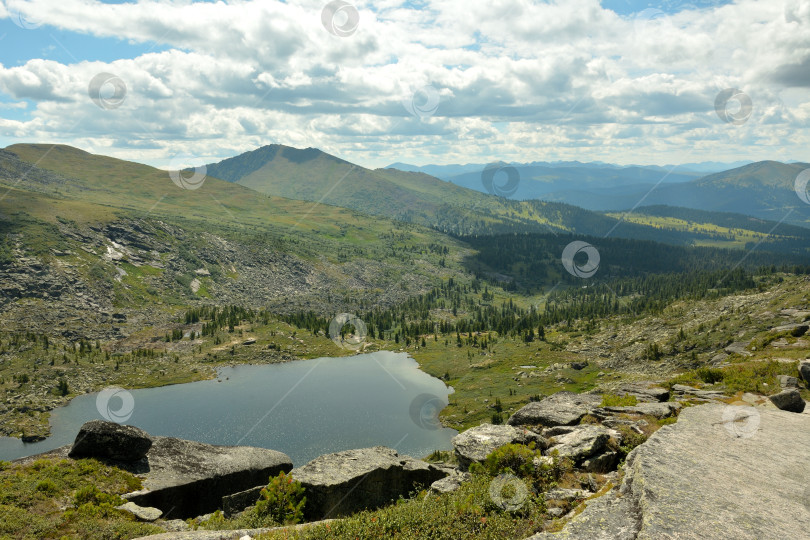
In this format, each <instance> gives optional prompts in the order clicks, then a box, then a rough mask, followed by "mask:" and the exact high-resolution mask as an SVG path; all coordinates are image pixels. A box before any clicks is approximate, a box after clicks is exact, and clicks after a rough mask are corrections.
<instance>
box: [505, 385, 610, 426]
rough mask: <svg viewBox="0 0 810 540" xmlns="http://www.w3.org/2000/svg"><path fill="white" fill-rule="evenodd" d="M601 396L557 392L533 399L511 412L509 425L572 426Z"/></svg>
mask: <svg viewBox="0 0 810 540" xmlns="http://www.w3.org/2000/svg"><path fill="white" fill-rule="evenodd" d="M601 401H602V397H601V396H599V395H597V394H575V393H573V392H557V393H556V394H553V395H551V396H549V397H547V398H545V399H543V400H542V401H533V402H531V403H529V404H528V405H525V406H524V407H522V408H521V409H519V410H518V411H517V412H516V413H515V414H513V415H512V416H511V417H510V418H509V420H508V421H507V424H509V425H510V426H538V425H539V426H548V427H551V426H572V425H574V424H577V423H579V421H580V420H582V417H583V416H585V415H586V414H588V411H589V410H590V409H592V408H595V407H598V406H599V404H600V403H601Z"/></svg>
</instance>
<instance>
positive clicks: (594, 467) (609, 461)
mask: <svg viewBox="0 0 810 540" xmlns="http://www.w3.org/2000/svg"><path fill="white" fill-rule="evenodd" d="M620 459H621V457H620V456H619V453H618V452H612V451H610V450H609V451H607V452H605V453H603V454H599V455H598V456H592V457H590V458H588V459H586V460H585V461H583V462H582V465H581V467H582V469H584V470H586V471H588V472H594V473H600V474H604V473H608V472H610V471H615V470H616V467H617V466H618V465H619V460H620Z"/></svg>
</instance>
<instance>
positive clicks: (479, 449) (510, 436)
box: [452, 424, 548, 471]
mask: <svg viewBox="0 0 810 540" xmlns="http://www.w3.org/2000/svg"><path fill="white" fill-rule="evenodd" d="M452 442H453V447H454V448H455V450H456V458H457V459H458V463H459V466H460V467H461V469H462V470H465V471H466V470H467V469H468V468H469V467H470V465H471V464H472V463H473V462H477V463H482V462H483V461H484V460H485V459H486V457H487V456H488V455H489V454H490V453H491V452H492V451H493V450H495V449H496V448H499V447H501V446H503V445H505V444H513V443H520V444H529V443H530V442H534V443H535V446H536V448H537V449H538V450H543V449H545V448H546V447H547V446H548V441H547V440H546V439H544V438H543V437H542V436H540V435H539V434H537V433H535V432H533V431H529V430H528V429H523V428H516V427H513V426H502V425H495V424H481V425H480V426H476V427H473V428H470V429H468V430H467V431H465V432H463V433H459V434H458V435H456V436H455V437H453V441H452Z"/></svg>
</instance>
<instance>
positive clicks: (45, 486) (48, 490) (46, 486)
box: [35, 480, 59, 495]
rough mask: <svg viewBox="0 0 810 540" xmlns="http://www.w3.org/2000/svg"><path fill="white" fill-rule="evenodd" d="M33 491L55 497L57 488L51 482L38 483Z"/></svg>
mask: <svg viewBox="0 0 810 540" xmlns="http://www.w3.org/2000/svg"><path fill="white" fill-rule="evenodd" d="M35 489H36V490H37V491H39V492H40V493H45V494H46V495H56V494H57V493H58V492H59V488H58V487H57V485H56V484H54V483H53V481H52V480H42V481H40V482H39V483H38V484H37V487H36V488H35Z"/></svg>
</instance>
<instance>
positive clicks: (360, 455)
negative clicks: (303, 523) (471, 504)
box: [292, 446, 448, 519]
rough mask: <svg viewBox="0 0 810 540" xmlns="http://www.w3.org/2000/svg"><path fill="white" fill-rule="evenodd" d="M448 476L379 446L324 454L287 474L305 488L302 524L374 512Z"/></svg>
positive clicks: (436, 468)
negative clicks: (364, 511) (417, 488)
mask: <svg viewBox="0 0 810 540" xmlns="http://www.w3.org/2000/svg"><path fill="white" fill-rule="evenodd" d="M447 474H448V473H447V471H446V470H444V469H442V468H440V467H436V466H434V465H431V464H429V463H426V462H424V461H421V460H418V459H414V458H412V457H410V456H400V455H399V454H398V453H397V452H396V450H393V449H391V448H386V447H384V446H376V447H374V448H361V449H358V450H346V451H343V452H337V453H335V454H326V455H323V456H320V457H317V458H315V459H313V460H312V461H310V462H309V463H307V464H306V465H304V466H302V467H298V468H296V469H293V471H292V477H293V478H294V479H295V480H296V481H298V482H301V485H302V486H303V487H304V491H305V496H306V498H307V502H306V504H305V505H304V514H305V516H306V518H307V519H324V518H327V517H329V518H331V517H340V516H347V515H350V514H353V513H355V512H359V511H361V510H366V509H374V508H379V507H380V506H383V505H386V504H388V503H390V502H392V501H395V500H397V499H398V498H399V497H400V496H401V495H402V496H404V495H408V494H409V493H410V492H411V491H413V490H414V489H416V487H417V486H421V487H423V488H424V487H428V486H430V485H431V484H433V483H434V482H435V481H436V480H440V479H441V478H444V477H445V476H447Z"/></svg>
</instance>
